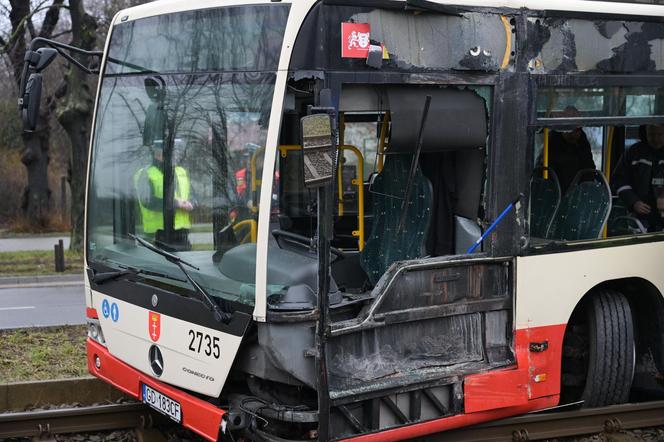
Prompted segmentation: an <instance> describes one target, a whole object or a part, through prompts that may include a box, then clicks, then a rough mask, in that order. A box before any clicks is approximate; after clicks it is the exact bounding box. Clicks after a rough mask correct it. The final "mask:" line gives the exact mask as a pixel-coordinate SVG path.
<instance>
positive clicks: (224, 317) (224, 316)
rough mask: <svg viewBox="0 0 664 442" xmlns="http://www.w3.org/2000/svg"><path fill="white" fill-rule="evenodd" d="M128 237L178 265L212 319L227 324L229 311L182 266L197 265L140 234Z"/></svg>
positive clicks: (192, 266) (196, 268) (229, 317)
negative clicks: (212, 315)
mask: <svg viewBox="0 0 664 442" xmlns="http://www.w3.org/2000/svg"><path fill="white" fill-rule="evenodd" d="M128 235H129V237H130V238H132V239H134V240H136V242H138V243H139V244H140V245H142V246H143V247H145V248H146V249H148V250H151V251H153V252H154V253H156V254H158V255H161V256H163V257H164V258H166V260H167V261H168V262H171V263H173V264H175V265H176V266H178V267H179V269H180V270H182V273H184V276H185V277H186V278H187V281H189V283H190V284H191V285H192V286H193V287H194V291H195V292H196V293H198V295H199V298H200V299H201V300H202V301H203V302H204V303H206V304H207V305H208V306H209V307H210V311H212V312H213V313H214V319H216V320H217V322H223V323H224V324H228V323H229V322H230V320H231V317H232V315H231V313H230V312H228V311H223V310H221V309H220V308H219V305H217V303H216V302H214V300H213V299H212V296H210V294H209V293H208V292H207V290H205V289H204V288H203V287H201V286H200V285H199V284H198V283H197V282H196V281H195V280H194V279H193V278H192V277H191V276H190V275H189V273H188V272H187V271H186V270H185V268H184V266H185V265H186V266H189V267H191V268H192V269H194V270H200V269H199V268H198V267H196V266H195V265H193V264H191V263H189V262H187V261H185V260H183V259H182V258H180V257H179V256H176V255H173V254H172V253H170V252H167V251H166V250H164V249H162V248H160V247H157V246H155V245H154V244H152V243H149V242H148V241H146V240H144V239H143V238H141V237H140V236H137V235H133V234H131V233H129V234H128Z"/></svg>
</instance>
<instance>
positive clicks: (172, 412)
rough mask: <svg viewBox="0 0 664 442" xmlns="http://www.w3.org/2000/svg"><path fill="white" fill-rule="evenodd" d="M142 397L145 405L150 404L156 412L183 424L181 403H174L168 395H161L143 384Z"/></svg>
mask: <svg viewBox="0 0 664 442" xmlns="http://www.w3.org/2000/svg"><path fill="white" fill-rule="evenodd" d="M142 390H143V391H142V393H143V394H142V397H141V399H142V400H143V402H144V403H146V404H148V405H149V406H151V407H152V408H154V409H155V410H157V411H159V412H161V413H163V414H165V415H166V416H168V417H170V418H171V419H173V420H174V421H175V422H177V423H181V422H182V411H181V409H180V403H179V402H177V401H174V400H173V399H171V398H169V397H168V396H166V395H163V394H161V393H159V392H158V391H157V390H155V389H153V388H150V387H148V386H147V385H145V384H143V389H142Z"/></svg>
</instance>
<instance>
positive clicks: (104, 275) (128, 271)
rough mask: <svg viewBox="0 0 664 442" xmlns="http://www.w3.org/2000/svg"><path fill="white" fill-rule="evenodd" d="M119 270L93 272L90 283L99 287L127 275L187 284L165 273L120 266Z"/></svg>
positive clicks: (184, 280)
mask: <svg viewBox="0 0 664 442" xmlns="http://www.w3.org/2000/svg"><path fill="white" fill-rule="evenodd" d="M120 268H121V270H115V271H112V272H94V273H93V274H92V277H91V278H90V281H92V282H94V283H95V284H97V285H101V284H104V283H105V282H108V281H112V280H115V279H117V278H121V277H123V276H127V275H131V276H137V275H145V276H154V277H157V278H167V279H174V280H176V281H181V282H187V280H186V279H180V278H174V277H173V276H171V275H167V274H165V273H159V272H153V271H150V270H143V269H137V268H136V267H130V266H120Z"/></svg>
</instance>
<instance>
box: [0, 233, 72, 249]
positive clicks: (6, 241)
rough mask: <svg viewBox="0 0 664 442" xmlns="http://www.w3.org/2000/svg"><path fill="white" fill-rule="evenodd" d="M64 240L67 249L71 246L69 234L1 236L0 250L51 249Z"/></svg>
mask: <svg viewBox="0 0 664 442" xmlns="http://www.w3.org/2000/svg"><path fill="white" fill-rule="evenodd" d="M60 239H61V240H62V241H63V242H64V246H65V250H67V249H68V248H69V237H68V236H36V237H16V238H0V252H15V251H18V250H51V251H53V246H54V245H56V244H57V243H58V240H60Z"/></svg>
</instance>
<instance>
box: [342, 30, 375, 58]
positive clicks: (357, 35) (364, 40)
mask: <svg viewBox="0 0 664 442" xmlns="http://www.w3.org/2000/svg"><path fill="white" fill-rule="evenodd" d="M370 42H371V26H370V25H369V23H341V57H342V58H367V55H369V44H370Z"/></svg>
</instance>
